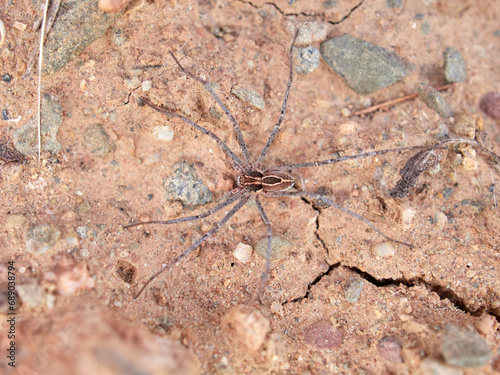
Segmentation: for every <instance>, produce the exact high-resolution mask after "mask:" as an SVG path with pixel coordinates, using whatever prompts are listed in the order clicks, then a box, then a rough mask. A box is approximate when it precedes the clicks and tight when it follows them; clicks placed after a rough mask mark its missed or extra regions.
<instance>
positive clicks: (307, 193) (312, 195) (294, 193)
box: [267, 190, 414, 248]
mask: <svg viewBox="0 0 500 375" xmlns="http://www.w3.org/2000/svg"><path fill="white" fill-rule="evenodd" d="M267 196H268V197H297V196H298V197H310V198H313V199H318V200H320V201H322V202H323V203H325V204H327V205H329V206H332V207H335V208H336V209H338V210H340V211H342V212H345V213H346V214H349V215H351V216H352V217H354V218H356V219H358V220H361V221H362V222H364V223H365V224H366V225H368V226H369V227H370V228H372V229H373V230H374V231H375V232H377V233H378V234H379V235H380V236H382V237H384V238H385V239H387V240H389V241H391V242H394V243H397V244H400V245H404V246H407V247H409V248H413V247H414V246H413V245H412V244H410V243H407V242H403V241H398V240H396V239H394V238H392V237H390V236H388V235H387V234H385V233H384V232H382V231H381V230H380V229H378V228H377V227H376V226H375V224H373V223H372V222H371V221H370V220H368V219H367V218H365V217H364V216H362V215H360V214H357V213H355V212H353V211H351V210H348V209H347V208H345V207H343V206H341V205H339V204H337V203H335V202H332V201H331V200H330V199H328V198H326V197H324V196H322V195H320V194H317V193H313V192H311V191H304V190H302V191H280V192H276V193H274V192H273V193H268V194H267Z"/></svg>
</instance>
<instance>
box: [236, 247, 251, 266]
mask: <svg viewBox="0 0 500 375" xmlns="http://www.w3.org/2000/svg"><path fill="white" fill-rule="evenodd" d="M233 255H234V257H235V258H236V259H238V260H239V261H240V262H241V263H246V262H248V261H249V260H250V258H251V257H252V246H250V245H245V244H244V243H241V242H240V243H239V244H238V245H236V249H234V251H233Z"/></svg>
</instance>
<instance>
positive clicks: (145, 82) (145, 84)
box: [141, 80, 153, 92]
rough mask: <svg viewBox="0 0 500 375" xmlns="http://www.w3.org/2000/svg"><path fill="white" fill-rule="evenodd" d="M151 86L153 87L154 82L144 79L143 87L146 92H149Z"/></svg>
mask: <svg viewBox="0 0 500 375" xmlns="http://www.w3.org/2000/svg"><path fill="white" fill-rule="evenodd" d="M151 87H153V82H151V81H149V80H148V81H142V83H141V89H142V91H144V92H148V91H149V90H151Z"/></svg>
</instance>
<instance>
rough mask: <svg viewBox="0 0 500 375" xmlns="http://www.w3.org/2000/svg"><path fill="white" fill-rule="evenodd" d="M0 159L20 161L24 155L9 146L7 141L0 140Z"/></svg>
mask: <svg viewBox="0 0 500 375" xmlns="http://www.w3.org/2000/svg"><path fill="white" fill-rule="evenodd" d="M0 159H2V160H3V161H6V162H10V161H18V162H21V161H23V160H24V156H23V154H21V153H20V152H19V151H17V150H16V149H13V148H10V147H9V146H8V143H4V142H3V141H0Z"/></svg>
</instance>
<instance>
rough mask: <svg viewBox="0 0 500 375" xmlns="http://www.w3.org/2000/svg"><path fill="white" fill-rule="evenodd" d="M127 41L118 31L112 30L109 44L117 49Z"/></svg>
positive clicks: (121, 32)
mask: <svg viewBox="0 0 500 375" xmlns="http://www.w3.org/2000/svg"><path fill="white" fill-rule="evenodd" d="M126 41H127V37H126V36H125V34H124V33H123V31H121V30H120V29H114V30H113V33H112V34H111V43H113V44H114V45H115V46H117V47H121V46H123V45H124V44H125V42H126Z"/></svg>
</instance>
